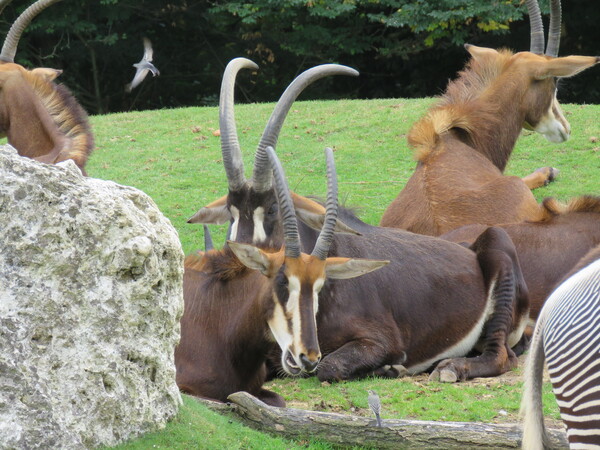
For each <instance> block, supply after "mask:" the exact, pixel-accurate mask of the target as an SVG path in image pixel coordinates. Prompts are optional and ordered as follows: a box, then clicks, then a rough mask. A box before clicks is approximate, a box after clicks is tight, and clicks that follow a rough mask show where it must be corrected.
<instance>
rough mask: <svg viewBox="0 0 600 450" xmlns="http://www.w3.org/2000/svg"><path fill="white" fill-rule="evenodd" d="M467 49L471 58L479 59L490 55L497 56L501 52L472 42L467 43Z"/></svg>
mask: <svg viewBox="0 0 600 450" xmlns="http://www.w3.org/2000/svg"><path fill="white" fill-rule="evenodd" d="M465 49H466V50H467V51H468V52H469V54H470V55H471V58H473V59H477V60H479V59H483V58H489V57H496V56H498V54H499V53H498V51H497V50H494V49H493V48H487V47H477V46H476V45H471V44H465Z"/></svg>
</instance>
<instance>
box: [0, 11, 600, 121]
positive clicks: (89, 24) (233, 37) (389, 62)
mask: <svg viewBox="0 0 600 450" xmlns="http://www.w3.org/2000/svg"><path fill="white" fill-rule="evenodd" d="M546 4H547V2H546V1H544V2H542V10H543V11H546V10H547V7H546ZM27 5H28V2H15V3H11V4H9V5H8V7H7V8H6V9H5V10H4V13H3V15H2V22H0V31H2V32H4V33H6V32H7V30H8V28H9V26H10V24H11V23H12V21H13V20H14V19H15V17H16V16H17V15H18V13H20V12H21V11H23V10H24V9H25V7H26V6H27ZM590 8H591V9H590ZM524 9H525V8H524V6H522V5H520V1H519V0H494V1H491V2H475V1H472V0H440V1H430V0H427V1H425V0H419V1H409V0H342V1H335V2H334V1H328V0H302V1H300V0H285V1H272V0H251V1H250V0H246V1H240V0H238V1H235V2H226V1H223V0H214V1H212V2H189V1H187V0H172V1H169V2H167V3H165V2H164V1H162V0H140V1H136V0H102V1H91V0H70V1H63V2H59V3H57V4H56V5H54V6H51V7H50V8H49V9H47V10H45V11H44V12H42V13H41V14H40V15H39V16H38V17H37V18H36V19H35V20H34V21H33V22H32V23H31V25H30V26H29V27H28V28H27V30H26V31H25V33H24V35H23V37H22V38H21V43H20V46H19V50H18V52H17V57H16V60H17V62H19V63H21V64H24V65H25V66H26V67H34V66H49V67H55V68H58V69H64V73H63V75H61V77H60V80H61V81H63V82H64V83H65V84H66V85H67V86H69V87H70V88H71V89H72V90H73V91H74V92H75V94H76V97H77V99H78V100H79V101H80V102H81V103H82V105H83V106H84V107H85V108H86V109H87V110H88V111H90V112H92V113H96V114H97V113H103V112H107V111H129V110H133V109H158V108H163V107H179V106H202V105H214V104H216V101H217V98H218V92H219V84H220V80H221V74H222V72H223V70H224V67H225V65H226V64H227V62H228V61H229V60H230V59H232V58H234V57H238V56H246V57H250V58H252V59H253V60H255V61H256V62H257V63H259V65H260V66H261V69H260V72H259V75H258V76H257V77H256V78H255V79H254V80H252V82H251V83H248V84H246V85H245V86H244V88H243V90H242V96H241V97H240V100H241V101H244V102H252V101H262V102H264V101H273V100H275V99H277V98H278V96H279V95H280V94H281V92H282V91H283V89H284V88H285V87H286V86H287V83H288V82H289V81H290V80H291V79H292V78H293V77H294V75H296V74H298V73H299V72H300V71H302V70H304V69H306V68H308V67H310V66H313V65H316V64H322V63H331V62H339V63H343V64H346V65H350V66H352V67H355V68H357V69H358V70H360V71H361V72H362V76H361V78H360V82H359V83H351V82H349V81H348V80H326V81H323V82H322V83H320V84H319V86H318V87H317V88H315V89H314V90H312V91H311V92H312V93H311V94H310V97H309V98H339V96H340V95H344V96H347V97H350V98H390V97H423V96H431V95H435V94H437V93H439V92H440V91H441V90H442V89H443V87H444V86H445V84H446V81H447V79H448V78H451V77H453V76H454V74H455V73H456V72H457V71H458V70H459V69H460V67H461V66H462V65H463V63H464V62H465V60H466V56H467V55H466V52H465V51H464V50H463V49H462V47H461V44H462V43H464V42H469V43H474V44H484V45H488V46H492V47H500V46H509V47H511V48H515V49H517V50H522V49H525V48H527V46H528V42H529V36H528V28H529V25H528V23H527V21H525V20H521V19H522V18H523V17H524V16H523V14H524ZM588 9H590V10H589V11H588ZM564 18H565V23H564V26H563V29H564V31H563V39H562V53H565V52H573V53H577V54H586V53H588V54H590V53H593V52H595V51H596V48H594V46H593V44H594V42H597V40H598V38H600V37H599V36H598V33H599V31H598V27H597V26H596V24H595V21H594V20H593V18H594V11H593V5H592V6H588V5H587V4H585V3H583V2H579V3H573V4H569V6H568V7H565V10H564ZM509 30H510V33H508V31H509ZM144 36H147V37H149V38H150V39H151V41H152V42H153V44H154V63H155V64H156V66H157V67H158V68H159V70H160V71H161V76H160V77H156V78H152V77H148V78H146V80H145V81H144V82H143V83H142V84H141V85H140V86H139V87H138V88H136V89H135V90H134V91H133V92H132V93H131V94H127V93H125V92H124V86H125V84H126V83H128V82H129V81H130V80H131V78H132V77H133V74H134V72H135V69H134V68H133V67H132V64H133V63H135V62H138V61H139V60H140V59H141V56H142V52H143V47H142V37H144ZM589 72H590V73H589V74H588V73H587V72H586V73H584V74H583V75H582V76H578V77H576V78H575V79H574V81H572V82H571V81H570V82H569V89H567V90H566V91H565V92H566V93H567V95H568V96H569V97H567V98H568V99H569V100H570V101H573V100H576V101H580V102H581V101H587V102H596V100H594V99H600V87H599V86H600V83H597V82H595V80H597V79H598V77H600V74H598V71H597V70H596V71H594V70H590V71H589ZM580 80H581V81H580ZM599 102H600V100H599Z"/></svg>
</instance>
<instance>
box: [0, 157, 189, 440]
mask: <svg viewBox="0 0 600 450" xmlns="http://www.w3.org/2000/svg"><path fill="white" fill-rule="evenodd" d="M182 276H183V251H182V249H181V244H180V242H179V238H178V235H177V232H176V231H175V229H174V228H173V227H172V226H171V224H170V222H169V221H168V220H167V219H166V218H165V217H164V216H163V215H162V214H161V212H160V211H159V210H158V208H157V207H156V205H155V204H154V202H153V201H152V200H151V199H150V198H149V197H148V196H147V195H145V194H144V193H143V192H141V191H139V190H137V189H134V188H131V187H125V186H120V185H117V184H115V183H113V182H110V181H103V180H97V179H94V178H85V177H83V176H82V175H81V173H80V171H79V169H78V168H77V167H76V166H75V164H74V163H73V162H72V161H67V162H65V163H61V164H59V165H57V166H51V165H46V164H40V163H37V162H35V161H32V160H30V159H28V158H24V157H20V156H18V155H17V153H16V151H15V150H14V149H13V148H12V147H10V146H4V147H0V448H61V449H69V448H82V447H88V448H89V447H93V446H97V445H114V444H117V443H119V442H121V441H123V440H125V439H130V438H132V437H135V436H137V435H139V434H142V433H144V432H147V431H151V430H156V429H159V428H160V427H162V426H164V424H165V423H166V421H167V420H169V419H170V418H171V417H173V416H174V415H175V414H176V412H177V410H178V407H179V405H180V404H181V396H180V394H179V391H178V389H177V385H176V384H175V366H174V362H173V350H174V347H175V345H176V343H177V342H178V340H179V318H180V315H181V313H182V311H183V292H182Z"/></svg>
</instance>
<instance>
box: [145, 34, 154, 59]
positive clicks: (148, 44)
mask: <svg viewBox="0 0 600 450" xmlns="http://www.w3.org/2000/svg"><path fill="white" fill-rule="evenodd" d="M152 54H153V51H152V42H150V39H148V38H147V37H145V38H144V57H143V58H142V61H152Z"/></svg>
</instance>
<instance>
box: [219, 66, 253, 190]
mask: <svg viewBox="0 0 600 450" xmlns="http://www.w3.org/2000/svg"><path fill="white" fill-rule="evenodd" d="M241 69H254V70H256V69H258V66H257V65H256V64H255V63H253V62H252V61H250V60H249V59H246V58H235V59H232V60H231V61H230V62H229V64H227V67H226V68H225V73H223V81H222V82H221V94H220V97H219V129H220V131H221V153H222V155H223V165H224V166H225V173H226V174H227V182H228V183H229V190H231V191H236V190H239V189H240V188H241V187H242V186H243V185H244V184H245V183H246V178H245V177H244V162H243V160H242V151H241V149H240V143H239V141H238V135H237V130H236V126H235V114H234V111H233V108H234V102H233V97H234V91H235V78H236V76H237V73H238V72H239V71H240V70H241Z"/></svg>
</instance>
